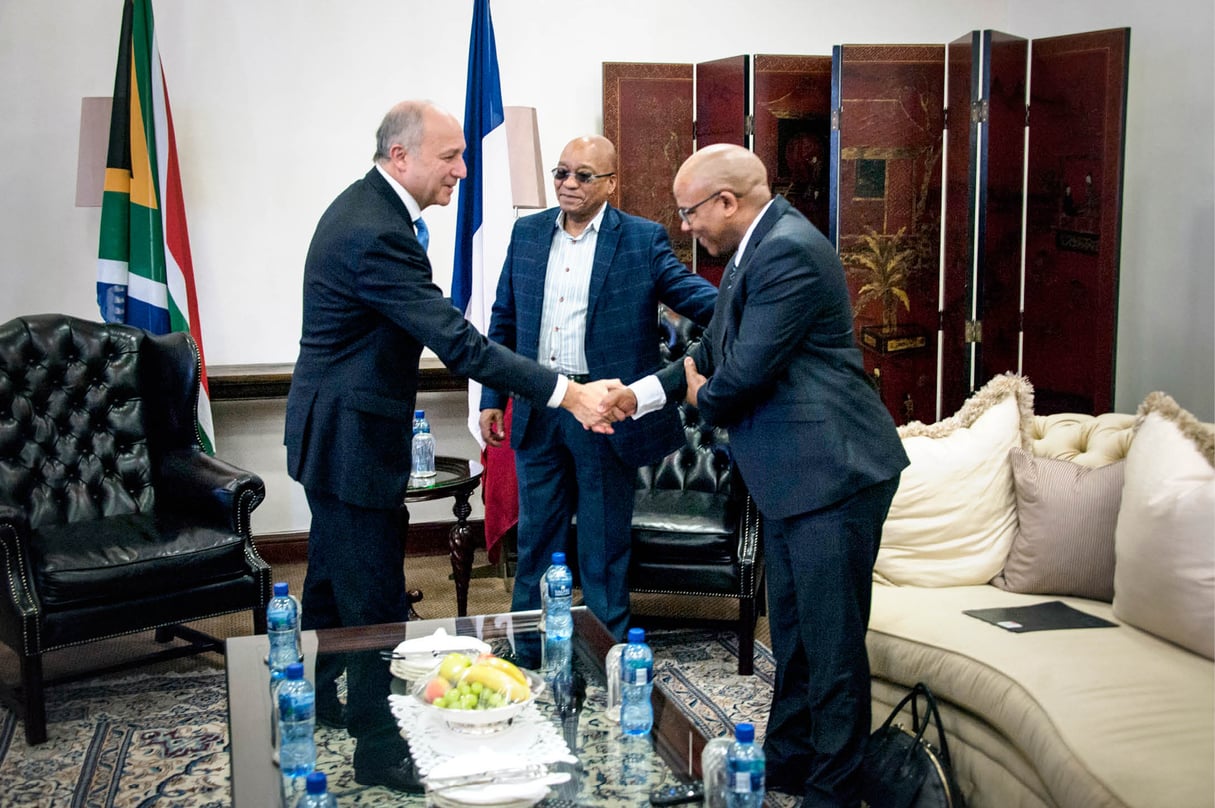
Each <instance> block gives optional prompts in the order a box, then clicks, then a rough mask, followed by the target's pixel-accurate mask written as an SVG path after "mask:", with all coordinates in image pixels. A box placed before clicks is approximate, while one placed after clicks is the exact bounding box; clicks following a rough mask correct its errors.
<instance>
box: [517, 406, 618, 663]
mask: <svg viewBox="0 0 1215 808" xmlns="http://www.w3.org/2000/svg"><path fill="white" fill-rule="evenodd" d="M524 446H525V448H521V449H519V450H518V451H517V452H516V453H515V471H516V474H517V476H518V478H519V557H518V562H517V568H516V571H515V589H514V594H513V595H512V597H511V609H512V610H514V611H520V610H524V609H539V608H540V578H541V576H543V575H544V571H545V570H547V569H548V566H549V564H550V563H551V561H552V555H553V553H554V552H558V551H560V552H564V553H568V549H569V546H570V541H569V539H570V524H571V521H572V519H573V517H574V514H575V513H576V514H577V515H578V571H579V575H580V578H581V586H582V602H583V603H584V604H585V605H586V607H587V608H588V609H590V610H591V611H592V612H593V613H594V614H595V615H596V616H597V617H598V618H599V619H600V621H602V622H603V624H604V625H605V626H607V629H608V631H610V632H611V633H612V635H613V636H614V637H616V638H617V639H623V638H624V636H625V635H626V633H627V632H628V626H629V580H628V576H629V552H630V543H631V541H632V527H631V525H632V521H633V489H634V487H635V481H636V477H637V469H635V468H633V467H631V466H629V465H627V464H625V463H624V462H623V461H622V460H621V459H620V457H619V456H618V455H617V454H616V452H615V450H614V449H612V446H611V444H610V443H609V442H608V440H607V438H606V437H605V436H603V435H597V434H595V433H594V432H590V431H589V430H586V429H583V428H582V425H581V424H579V423H578V421H577V420H576V419H575V418H574V417H573V416H572V415H570V414H569V413H567V412H565V411H564V410H555V409H553V410H548V409H540V408H537V409H536V410H533V411H532V415H531V417H530V418H529V419H528V424H527V434H526V436H525V438H524Z"/></svg>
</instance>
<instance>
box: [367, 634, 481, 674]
mask: <svg viewBox="0 0 1215 808" xmlns="http://www.w3.org/2000/svg"><path fill="white" fill-rule="evenodd" d="M491 650H493V649H492V648H491V647H490V646H489V643H486V642H484V641H482V640H479V639H477V638H476V637H465V636H463V635H458V634H457V635H454V636H453V635H451V634H448V633H447V630H446V629H443V628H439V629H436V630H435V632H434V633H433V634H429V635H427V636H425V637H415V638H413V639H412V640H406V641H405V642H403V643H400V644H399V645H397V647H396V648H394V649H392V653H393V656H397V657H401V658H400V659H394V660H392V662H391V664H389V666H388V668H389V670H391V671H392V675H393V676H395V677H397V678H398V679H404V680H405V681H407V682H413V681H416V680H418V679H422V678H425V677H426V675H427V674H428V673H430V672H431V671H432V670H434V669H435V668H436V667H438V665H439V663H440V662H442V661H443V657H445V656H447V655H448V654H450V653H453V652H459V653H463V654H468V655H469V656H474V657H475V656H476V655H477V654H484V653H489V652H490V651H491Z"/></svg>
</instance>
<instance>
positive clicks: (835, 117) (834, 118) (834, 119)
mask: <svg viewBox="0 0 1215 808" xmlns="http://www.w3.org/2000/svg"><path fill="white" fill-rule="evenodd" d="M839 130H840V109H839V107H836V108H835V109H833V110H831V131H832V132H838V131H839Z"/></svg>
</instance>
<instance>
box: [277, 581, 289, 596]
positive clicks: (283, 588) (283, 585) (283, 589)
mask: <svg viewBox="0 0 1215 808" xmlns="http://www.w3.org/2000/svg"><path fill="white" fill-rule="evenodd" d="M286 596H287V582H286V581H275V582H274V597H276V598H282V597H286Z"/></svg>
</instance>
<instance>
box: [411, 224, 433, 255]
mask: <svg viewBox="0 0 1215 808" xmlns="http://www.w3.org/2000/svg"><path fill="white" fill-rule="evenodd" d="M413 225H414V227H416V228H417V231H418V242H419V243H420V244H421V245H422V251H423V252H425V251H426V250H427V249H428V248H429V247H430V228H428V227H427V226H426V222H424V221H422V218H421V217H418V220H417V221H416V222H414V223H413Z"/></svg>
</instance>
